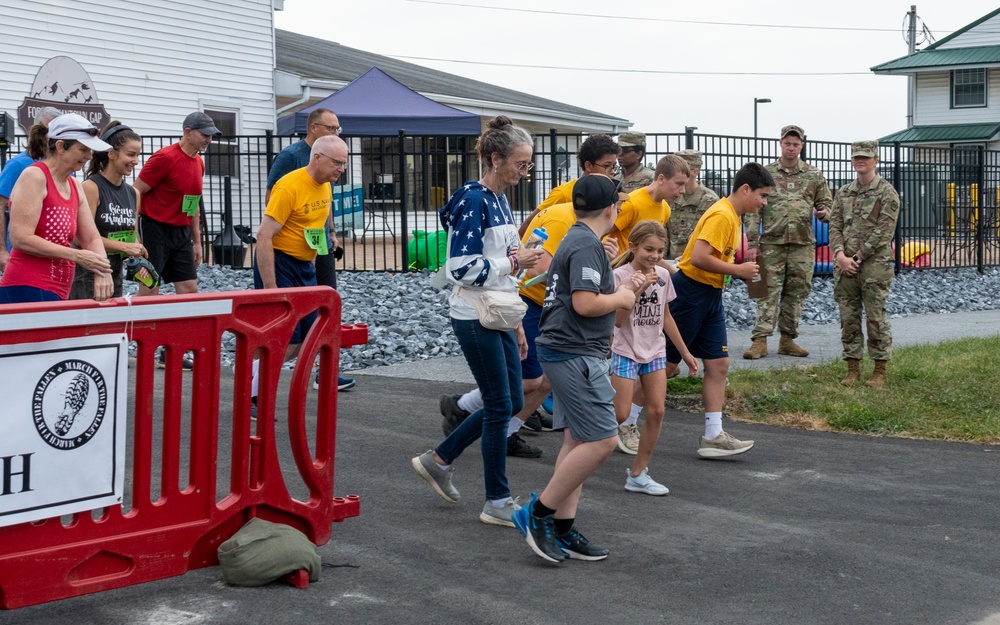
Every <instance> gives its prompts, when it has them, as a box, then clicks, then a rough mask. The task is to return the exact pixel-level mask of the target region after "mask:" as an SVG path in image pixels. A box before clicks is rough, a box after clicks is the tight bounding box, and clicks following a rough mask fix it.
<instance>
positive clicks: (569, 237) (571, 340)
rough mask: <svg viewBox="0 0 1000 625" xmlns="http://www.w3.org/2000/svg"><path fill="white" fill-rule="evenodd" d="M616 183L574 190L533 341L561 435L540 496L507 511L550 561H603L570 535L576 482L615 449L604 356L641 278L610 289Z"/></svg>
mask: <svg viewBox="0 0 1000 625" xmlns="http://www.w3.org/2000/svg"><path fill="white" fill-rule="evenodd" d="M619 202H620V199H619V195H618V191H617V185H616V183H615V181H613V180H612V179H611V178H609V177H608V176H604V175H600V174H592V175H587V176H583V177H581V178H580V179H579V180H578V181H577V182H576V185H575V186H574V187H573V208H574V210H575V212H576V218H577V221H576V223H575V224H573V226H572V227H571V228H570V229H569V232H567V233H566V237H565V238H564V239H563V240H562V242H561V243H560V244H559V248H558V249H557V250H556V253H555V256H554V257H553V258H552V264H551V265H550V266H549V280H548V288H547V289H546V292H545V300H544V303H543V304H542V317H541V322H540V328H541V336H539V337H538V339H536V345H537V347H538V357H539V360H540V361H541V363H542V369H543V370H544V371H545V375H546V376H548V378H549V380H550V382H551V383H552V393H553V396H554V399H555V402H554V406H555V410H554V411H555V414H554V415H553V419H552V421H553V429H556V430H563V447H562V450H561V451H560V452H559V458H558V459H557V460H556V467H555V472H554V473H553V475H552V478H551V479H550V480H549V483H548V485H547V486H546V487H545V490H544V491H542V494H541V497H536V496H535V495H534V494H532V498H531V503H530V504H529V505H527V506H525V507H524V508H522V509H521V510H518V511H517V512H515V513H514V516H513V519H514V525H515V526H516V527H517V529H518V530H519V531H520V532H521V535H523V536H524V537H525V539H526V540H527V542H528V544H529V545H530V546H531V549H532V550H533V551H534V552H535V553H536V554H538V555H539V556H541V557H542V558H544V559H546V560H548V561H550V562H560V561H562V560H565V559H566V558H573V559H577V560H603V559H604V558H606V557H608V550H607V549H604V548H602V547H597V546H595V545H591V544H590V543H589V542H588V541H587V539H586V538H584V537H583V535H582V534H580V532H578V531H577V530H576V527H575V519H576V508H577V504H578V503H579V500H580V490H581V488H582V486H583V482H584V481H585V480H586V479H587V477H588V476H590V474H591V473H593V472H594V471H595V470H596V469H597V468H598V467H599V466H601V464H603V463H604V461H605V459H607V457H608V456H609V455H610V454H611V452H612V451H614V449H615V446H616V444H617V437H618V422H617V420H616V419H615V410H614V405H613V403H612V400H613V398H614V394H615V392H614V389H612V388H611V381H610V379H609V378H608V360H607V353H608V349H609V339H610V337H611V333H612V331H613V330H614V325H615V311H616V310H631V309H632V307H633V306H634V305H635V297H636V292H637V291H639V290H640V288H641V287H644V286H645V283H644V282H643V280H644V276H642V275H639V274H636V276H635V277H634V279H633V281H632V282H630V283H627V284H623V285H622V286H621V287H619V288H618V289H617V290H615V281H614V274H613V272H612V270H611V262H610V261H609V260H608V255H607V253H606V252H605V251H604V247H603V246H602V245H601V237H603V236H604V235H606V234H607V233H608V232H610V231H611V228H612V226H613V225H614V223H615V218H616V217H617V216H618V206H619Z"/></svg>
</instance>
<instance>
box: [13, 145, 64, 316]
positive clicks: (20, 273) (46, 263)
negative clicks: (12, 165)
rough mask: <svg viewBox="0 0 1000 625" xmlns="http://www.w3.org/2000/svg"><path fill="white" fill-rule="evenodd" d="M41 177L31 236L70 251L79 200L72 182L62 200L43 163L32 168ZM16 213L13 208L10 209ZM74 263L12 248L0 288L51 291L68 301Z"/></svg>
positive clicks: (50, 174)
mask: <svg viewBox="0 0 1000 625" xmlns="http://www.w3.org/2000/svg"><path fill="white" fill-rule="evenodd" d="M32 167H38V168H40V169H41V170H42V172H44V173H45V190H46V192H45V199H44V200H42V212H41V214H40V215H39V216H38V225H37V226H35V235H36V236H39V237H41V238H43V239H45V240H46V241H49V242H50V243H55V244H56V245H61V246H63V247H70V246H71V244H72V243H73V238H74V237H75V236H76V215H77V211H78V210H79V207H80V197H79V193H78V191H77V186H76V181H75V180H73V179H72V178H69V179H68V180H69V198H64V197H63V196H62V195H60V194H59V189H57V188H56V183H55V180H53V179H52V173H51V172H50V171H49V168H48V166H47V165H45V163H42V162H38V163H35V164H33V165H32ZM14 210H15V211H16V210H17V209H16V208H15V209H14ZM75 269H76V263H74V262H73V261H71V260H63V259H61V258H43V257H41V256H35V255H33V254H28V253H26V252H22V251H21V250H19V249H17V248H15V249H14V250H12V251H11V253H10V262H8V263H7V270H6V271H4V272H3V277H2V278H0V286H32V287H35V288H38V289H43V290H45V291H51V292H53V293H55V294H56V295H58V296H59V297H60V299H66V298H68V297H69V290H70V287H71V286H72V285H73V272H74V270H75Z"/></svg>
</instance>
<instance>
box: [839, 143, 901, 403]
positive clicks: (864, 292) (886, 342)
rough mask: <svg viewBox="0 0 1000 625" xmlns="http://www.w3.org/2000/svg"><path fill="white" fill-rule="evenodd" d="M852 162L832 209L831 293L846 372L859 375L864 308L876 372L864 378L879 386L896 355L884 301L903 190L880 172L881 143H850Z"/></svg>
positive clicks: (851, 380)
mask: <svg viewBox="0 0 1000 625" xmlns="http://www.w3.org/2000/svg"><path fill="white" fill-rule="evenodd" d="M851 164H852V165H853V166H854V171H855V172H857V174H858V177H857V179H856V180H855V181H854V182H851V183H850V184H848V185H846V186H844V187H841V189H840V190H839V191H838V192H837V198H836V199H835V200H834V202H833V207H832V208H831V209H830V249H832V250H833V258H834V262H835V263H836V267H835V269H834V274H833V296H834V298H836V300H837V304H838V305H839V306H840V340H841V342H842V343H843V344H844V360H846V361H847V377H845V378H844V379H843V380H842V384H844V386H854V385H855V384H856V383H857V382H858V380H859V379H860V377H861V366H860V365H861V357H862V356H863V355H864V338H865V337H864V335H863V334H862V332H861V309H862V307H863V308H864V312H865V317H866V318H867V325H868V355H869V356H871V357H872V360H874V361H875V371H874V372H873V373H872V377H871V378H870V379H869V380H868V381H867V382H866V383H865V384H867V385H868V386H871V387H875V388H881V387H882V386H884V385H885V382H886V372H885V363H886V361H888V360H889V358H890V357H891V356H892V331H891V329H890V327H889V320H888V319H887V318H886V316H885V303H886V300H887V299H888V298H889V286H890V285H891V284H892V276H893V254H892V245H891V244H892V238H893V235H894V233H895V231H896V220H897V219H898V217H899V195H898V194H897V193H896V190H895V189H893V188H892V185H891V184H889V183H888V181H886V179H885V178H883V177H882V176H879V175H878V173H877V172H876V168H877V167H878V142H877V141H856V142H855V143H853V144H851Z"/></svg>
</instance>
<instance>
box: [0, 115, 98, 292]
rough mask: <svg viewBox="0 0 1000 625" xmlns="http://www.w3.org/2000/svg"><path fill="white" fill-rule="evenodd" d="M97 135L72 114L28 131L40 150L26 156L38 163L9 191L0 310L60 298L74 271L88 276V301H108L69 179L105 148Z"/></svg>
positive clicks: (88, 217) (85, 209)
mask: <svg viewBox="0 0 1000 625" xmlns="http://www.w3.org/2000/svg"><path fill="white" fill-rule="evenodd" d="M98 134H99V133H98V131H97V129H96V128H95V127H94V125H93V124H91V123H90V122H89V121H87V120H86V119H85V118H84V117H82V116H80V115H77V114H75V113H67V114H66V115H60V116H59V117H56V118H55V119H53V120H52V121H50V122H49V126H48V128H45V127H44V126H42V125H40V124H36V125H34V126H32V127H31V131H30V132H29V134H28V136H29V143H30V145H33V146H46V148H47V149H46V150H45V153H44V154H37V155H36V154H32V156H33V157H34V158H42V157H43V156H44V159H43V160H40V161H38V162H37V163H35V164H33V165H32V166H30V167H28V168H27V169H26V170H24V173H22V174H21V176H20V178H18V180H17V184H15V185H14V189H13V191H12V192H11V197H10V238H11V242H12V243H13V245H14V249H13V250H12V251H11V254H10V262H9V263H8V265H7V269H6V270H5V271H4V273H3V276H2V277H0V303H2V304H15V303H21V302H43V301H54V300H60V299H66V298H67V297H68V296H69V291H70V286H71V285H72V284H73V272H74V270H75V268H76V265H77V264H79V265H80V266H82V267H85V268H86V269H88V270H89V271H92V272H94V299H95V300H97V301H103V300H105V299H107V298H108V297H110V296H111V291H112V288H113V283H112V280H111V265H110V263H109V262H108V257H107V254H106V253H105V250H104V245H103V243H102V242H101V236H100V234H99V233H98V231H97V226H96V225H94V217H93V215H92V214H91V212H90V207H89V206H88V205H87V198H86V196H85V195H84V193H83V188H82V186H81V184H80V182H79V181H77V180H76V179H74V178H73V177H72V176H71V174H73V172H76V171H79V170H80V169H82V168H83V166H84V165H85V164H86V163H87V161H89V160H90V158H91V156H93V153H94V151H98V152H104V151H106V150H108V149H110V148H111V146H110V145H108V144H107V143H105V142H104V141H101V139H100V138H98V136H97V135H98ZM46 135H47V136H46ZM73 243H76V245H77V248H79V249H77V248H74V247H73V245H72V244H73Z"/></svg>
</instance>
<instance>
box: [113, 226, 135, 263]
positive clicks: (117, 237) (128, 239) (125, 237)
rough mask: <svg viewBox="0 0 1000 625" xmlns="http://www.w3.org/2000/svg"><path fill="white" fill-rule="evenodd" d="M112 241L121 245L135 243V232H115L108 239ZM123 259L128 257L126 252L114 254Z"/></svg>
mask: <svg viewBox="0 0 1000 625" xmlns="http://www.w3.org/2000/svg"><path fill="white" fill-rule="evenodd" d="M107 238H109V239H111V240H112V241H118V242H121V243H135V230H118V231H115V232H109V233H108V237H107ZM114 253H115V254H118V255H119V256H121V257H122V258H124V257H126V256H128V254H126V253H125V252H114Z"/></svg>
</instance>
